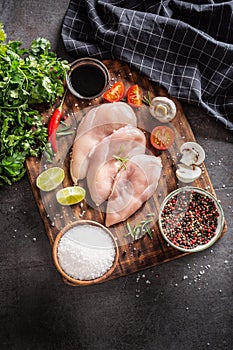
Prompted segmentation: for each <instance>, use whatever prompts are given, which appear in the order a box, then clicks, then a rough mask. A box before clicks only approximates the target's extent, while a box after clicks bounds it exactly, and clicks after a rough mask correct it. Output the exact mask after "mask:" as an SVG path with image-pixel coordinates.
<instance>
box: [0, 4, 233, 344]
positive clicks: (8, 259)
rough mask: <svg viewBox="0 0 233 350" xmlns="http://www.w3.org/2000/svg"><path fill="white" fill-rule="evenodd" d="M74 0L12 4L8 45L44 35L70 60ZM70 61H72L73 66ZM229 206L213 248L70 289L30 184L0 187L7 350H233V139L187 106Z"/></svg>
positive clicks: (0, 304)
mask: <svg viewBox="0 0 233 350" xmlns="http://www.w3.org/2000/svg"><path fill="white" fill-rule="evenodd" d="M68 3H69V1H68V0H58V1H52V0H46V1H45V0H41V1H36V0H21V1H18V0H6V1H3V0H2V1H1V3H0V14H1V17H0V21H1V22H3V23H4V26H5V31H6V32H7V34H8V39H12V40H20V41H23V43H24V46H29V45H30V43H31V41H32V39H35V38H37V37H39V36H40V37H46V38H48V39H49V40H50V41H51V44H52V49H53V50H55V51H56V52H57V53H58V54H59V55H60V56H61V57H63V58H67V55H66V53H65V52H64V49H63V46H62V43H61V40H60V28H61V23H62V19H63V16H64V14H65V11H66V9H67V6H68ZM69 59H70V60H72V58H69ZM183 108H184V111H185V113H186V115H187V117H188V119H189V121H190V123H191V125H192V128H193V131H194V133H195V136H196V138H197V140H198V142H199V143H200V144H201V145H202V146H203V147H204V149H205V151H206V161H205V163H206V166H207V169H208V172H209V175H210V177H211V180H212V182H213V185H214V188H215V190H216V193H217V196H218V198H219V199H220V200H221V204H222V206H223V210H224V212H225V216H226V220H227V223H228V231H227V233H226V234H225V236H224V237H223V238H222V239H221V240H219V241H218V242H217V243H216V244H215V245H214V246H213V247H212V248H211V249H208V250H206V251H205V252H202V253H198V254H195V255H189V256H186V257H184V258H181V259H178V260H176V261H173V262H170V263H166V264H163V265H160V266H158V267H156V268H153V269H147V270H145V271H143V272H140V273H138V274H132V275H130V276H127V277H123V278H119V279H117V280H113V281H110V282H107V283H103V284H100V285H96V286H91V287H85V288H73V287H70V286H67V285H65V284H64V283H63V280H62V279H61V277H60V275H59V274H58V272H57V270H56V269H55V267H54V265H53V262H52V257H51V248H50V245H49V241H48V239H47V235H46V232H45V229H44V225H43V222H42V221H41V218H40V215H39V212H38V209H37V205H36V203H35V200H34V197H33V194H32V191H31V188H30V185H29V182H28V179H27V177H26V176H25V177H24V178H23V179H22V180H21V181H20V182H18V183H17V184H15V185H13V186H4V187H2V188H0V196H1V197H0V198H1V200H0V349H1V350H7V349H9V350H13V349H14V350H21V349H22V350H27V349H28V350H41V349H46V350H47V349H48V350H52V349H56V350H59V349H62V350H63V349H66V350H70V349H72V350H73V349H74V350H83V349H88V350H121V349H124V350H131V349H135V350H204V349H211V350H231V349H233V331H232V329H233V310H232V309H233V304H232V302H233V295H232V292H233V283H232V271H233V269H232V266H233V254H232V253H233V252H232V250H233V244H232V242H233V238H232V233H233V229H232V227H233V219H232V211H233V204H232V195H233V174H232V169H233V157H232V154H233V152H232V151H233V136H232V134H230V132H228V131H226V130H225V129H224V127H223V126H222V125H221V124H220V123H217V122H215V120H213V119H212V118H211V117H209V116H207V115H205V114H204V113H203V111H202V110H200V109H199V108H197V107H194V106H189V105H187V104H183Z"/></svg>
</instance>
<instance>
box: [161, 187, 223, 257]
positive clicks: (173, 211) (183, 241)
mask: <svg viewBox="0 0 233 350" xmlns="http://www.w3.org/2000/svg"><path fill="white" fill-rule="evenodd" d="M224 223H225V220H224V213H223V210H222V207H221V205H220V204H219V202H218V201H217V199H216V198H215V197H214V196H213V195H212V194H211V193H209V192H208V191H206V190H204V189H201V188H198V187H192V186H185V187H182V188H179V189H177V190H175V191H173V192H171V193H170V194H169V195H168V196H167V197H166V198H165V199H164V201H163V203H162V205H161V208H160V212H159V228H160V231H161V234H162V235H163V237H164V239H165V240H166V241H167V243H168V244H169V245H171V246H172V247H174V248H176V249H178V250H180V251H183V252H199V251H202V250H204V249H207V248H209V247H210V246H211V245H212V244H214V243H215V242H216V241H217V239H218V238H219V237H220V236H221V233H222V230H223V228H224Z"/></svg>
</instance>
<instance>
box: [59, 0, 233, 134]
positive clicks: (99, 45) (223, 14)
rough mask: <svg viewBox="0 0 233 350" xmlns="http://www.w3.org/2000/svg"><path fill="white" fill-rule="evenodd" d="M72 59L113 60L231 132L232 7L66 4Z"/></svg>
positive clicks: (128, 1)
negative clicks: (163, 88) (127, 66)
mask: <svg viewBox="0 0 233 350" xmlns="http://www.w3.org/2000/svg"><path fill="white" fill-rule="evenodd" d="M61 34H62V38H63V42H64V45H65V48H66V50H67V52H68V53H69V54H71V55H72V56H74V57H85V56H90V57H96V58H99V59H107V58H116V59H119V60H122V61H124V62H127V63H128V64H129V65H130V66H131V67H133V68H135V69H137V70H138V71H139V72H140V73H142V74H144V75H146V76H147V77H148V78H149V79H150V80H151V81H153V82H154V83H155V84H158V85H161V86H163V87H165V88H166V89H167V91H168V93H169V94H170V95H171V96H173V97H175V98H177V99H179V100H181V101H185V102H188V103H193V104H198V105H200V106H202V107H203V108H204V110H205V111H206V112H207V113H208V114H209V115H211V116H213V117H215V118H216V119H218V120H219V121H221V122H223V123H224V124H225V126H226V128H228V129H230V130H232V131H233V1H219V0H218V1H214V0H195V1H192V3H190V1H179V0H164V1H162V0H161V1H156V0H144V1H138V0H71V1H70V4H69V7H68V9H67V12H66V15H65V18H64V21H63V24H62V32H61Z"/></svg>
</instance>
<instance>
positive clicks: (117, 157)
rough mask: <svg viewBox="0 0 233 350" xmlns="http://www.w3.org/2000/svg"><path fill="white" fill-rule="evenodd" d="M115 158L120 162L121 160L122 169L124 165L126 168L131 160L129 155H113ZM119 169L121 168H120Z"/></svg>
mask: <svg viewBox="0 0 233 350" xmlns="http://www.w3.org/2000/svg"><path fill="white" fill-rule="evenodd" d="M113 158H114V159H116V160H118V161H119V162H121V166H120V169H121V168H122V167H124V169H125V170H126V163H127V162H128V161H129V158H128V157H119V156H115V155H113ZM120 169H119V170H120Z"/></svg>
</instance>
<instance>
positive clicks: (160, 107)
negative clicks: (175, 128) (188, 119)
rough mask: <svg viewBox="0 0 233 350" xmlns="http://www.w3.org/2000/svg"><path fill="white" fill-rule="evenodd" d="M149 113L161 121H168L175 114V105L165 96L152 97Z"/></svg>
mask: <svg viewBox="0 0 233 350" xmlns="http://www.w3.org/2000/svg"><path fill="white" fill-rule="evenodd" d="M150 113H151V115H152V116H153V117H154V118H156V119H157V120H159V121H160V122H161V123H168V122H170V121H171V120H172V119H173V118H174V117H175V116H176V105H175V103H174V102H173V101H172V100H171V99H170V98H167V97H164V96H157V97H154V98H153V99H152V101H151V103H150Z"/></svg>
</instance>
